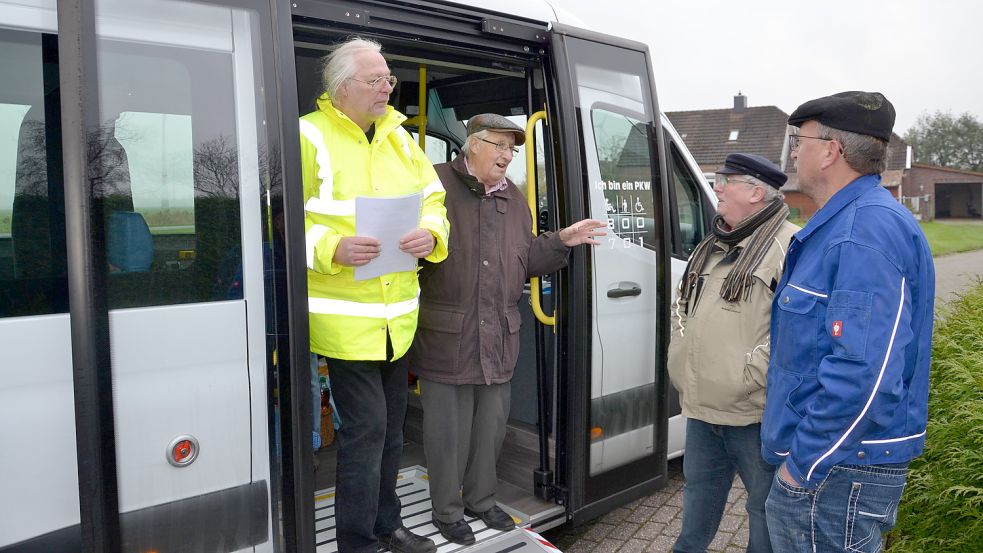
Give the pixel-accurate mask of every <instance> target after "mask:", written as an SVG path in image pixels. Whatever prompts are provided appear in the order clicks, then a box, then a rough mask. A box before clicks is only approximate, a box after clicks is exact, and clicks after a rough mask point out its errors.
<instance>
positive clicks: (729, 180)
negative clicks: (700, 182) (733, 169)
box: [713, 173, 758, 186]
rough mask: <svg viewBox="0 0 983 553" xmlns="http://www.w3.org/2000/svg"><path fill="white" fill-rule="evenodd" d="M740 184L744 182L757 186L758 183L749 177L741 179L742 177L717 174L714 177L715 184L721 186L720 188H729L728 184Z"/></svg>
mask: <svg viewBox="0 0 983 553" xmlns="http://www.w3.org/2000/svg"><path fill="white" fill-rule="evenodd" d="M738 182H743V183H744V184H750V185H752V186H753V185H757V184H758V183H757V182H755V181H754V180H752V179H751V178H749V177H743V178H742V177H741V175H725V174H724V173H717V174H716V175H714V177H713V184H715V185H716V184H719V185H720V186H727V185H728V184H736V183H738Z"/></svg>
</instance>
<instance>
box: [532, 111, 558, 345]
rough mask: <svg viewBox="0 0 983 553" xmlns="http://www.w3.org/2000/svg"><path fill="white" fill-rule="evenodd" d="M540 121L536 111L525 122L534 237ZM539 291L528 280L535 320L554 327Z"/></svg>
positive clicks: (536, 280)
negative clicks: (537, 136)
mask: <svg viewBox="0 0 983 553" xmlns="http://www.w3.org/2000/svg"><path fill="white" fill-rule="evenodd" d="M540 120H542V121H543V123H544V124H548V123H547V122H546V112H545V111H537V112H536V113H534V114H532V116H530V117H529V121H527V122H526V199H527V200H528V201H529V213H530V214H532V234H533V236H536V234H537V233H536V227H537V224H536V223H537V221H538V220H539V213H537V210H536V200H538V199H539V194H538V193H537V191H536V145H535V142H534V141H533V138H534V135H535V133H536V123H538V122H539V121H540ZM540 292H541V290H540V288H539V277H530V278H529V299H530V300H531V301H532V312H533V315H536V319H538V320H539V322H541V323H543V324H544V325H549V326H553V327H555V325H556V317H554V316H553V315H547V314H546V313H544V312H543V306H542V304H541V303H540V301H539V294H540Z"/></svg>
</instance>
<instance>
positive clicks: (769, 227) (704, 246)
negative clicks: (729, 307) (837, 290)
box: [679, 198, 788, 303]
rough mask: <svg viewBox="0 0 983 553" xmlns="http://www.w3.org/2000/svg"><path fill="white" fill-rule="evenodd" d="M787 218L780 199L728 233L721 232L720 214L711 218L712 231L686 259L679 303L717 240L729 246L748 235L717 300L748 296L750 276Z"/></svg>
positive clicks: (685, 298)
mask: <svg viewBox="0 0 983 553" xmlns="http://www.w3.org/2000/svg"><path fill="white" fill-rule="evenodd" d="M787 217H788V206H787V205H785V202H784V201H782V199H780V198H776V199H775V200H773V201H772V202H771V203H769V204H768V205H767V206H765V207H764V208H763V209H761V210H760V211H758V212H757V213H755V214H753V215H751V216H749V217H748V218H746V219H744V220H743V221H741V222H740V223H739V224H738V225H737V227H736V228H734V229H732V230H730V231H728V230H724V220H723V218H722V217H721V216H720V215H717V216H716V217H714V218H713V225H712V226H713V232H711V233H710V234H708V235H707V236H706V238H704V239H703V241H702V242H700V243H699V245H697V246H696V249H695V250H693V255H691V256H690V258H689V264H688V265H687V266H686V274H685V275H684V276H683V281H682V283H681V284H680V291H679V293H680V296H681V299H682V301H689V299H690V296H691V295H692V293H693V290H694V289H695V288H696V283H697V282H698V281H699V279H700V275H701V274H702V273H703V266H704V265H706V262H707V260H708V259H710V254H711V253H713V249H714V246H715V245H716V243H717V241H718V240H719V241H720V242H722V243H724V244H727V245H728V246H733V245H734V244H738V243H740V242H741V240H744V239H745V238H747V237H748V236H750V237H751V240H750V241H748V243H747V245H746V246H745V247H744V248H743V249H742V250H741V252H740V254H738V257H737V261H736V262H735V263H734V266H733V267H731V269H730V272H728V273H727V278H725V279H724V284H723V286H722V287H721V288H720V297H721V298H723V299H724V300H725V301H728V302H731V303H733V302H736V301H738V300H747V299H748V298H749V297H751V289H752V287H753V286H754V277H753V276H752V275H753V273H754V271H755V270H756V269H757V268H758V265H760V264H761V260H762V259H764V257H765V253H767V252H768V248H769V243H770V242H771V240H772V238H774V237H775V234H777V233H778V229H779V228H780V227H781V226H782V223H783V222H784V221H785V219H786V218H787Z"/></svg>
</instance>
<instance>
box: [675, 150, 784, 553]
mask: <svg viewBox="0 0 983 553" xmlns="http://www.w3.org/2000/svg"><path fill="white" fill-rule="evenodd" d="M786 178H787V177H786V175H785V173H783V172H782V171H781V170H780V169H779V168H778V167H776V166H775V164H774V163H772V162H771V161H769V160H768V159H767V158H764V157H762V156H759V155H754V154H730V155H729V156H727V159H726V161H725V162H724V166H723V167H722V168H721V169H720V170H719V171H717V175H716V177H715V179H714V185H713V190H714V192H716V194H717V216H716V217H715V218H714V220H713V232H711V233H710V234H708V235H707V237H706V238H704V239H703V241H702V242H700V244H699V245H698V246H697V247H696V249H695V250H694V251H693V255H692V256H691V257H690V261H689V264H688V265H687V267H686V273H685V275H684V276H683V279H682V281H681V282H680V289H679V295H678V299H677V300H676V303H675V305H674V306H673V309H672V315H673V324H672V331H671V332H672V335H671V342H670V343H669V377H670V379H671V380H672V384H673V386H675V388H676V389H677V390H678V391H679V403H680V405H681V407H682V411H683V415H684V416H686V418H687V420H686V455H685V456H684V457H683V476H685V478H686V487H685V488H684V490H683V528H682V531H681V532H680V535H679V538H678V539H677V540H676V544H675V546H674V547H673V551H675V552H678V553H691V552H701V553H702V552H705V551H706V550H707V546H708V545H710V542H711V541H712V540H713V537H714V535H715V534H716V533H717V527H718V526H719V525H720V519H721V517H722V516H723V513H724V507H726V504H727V495H728V493H729V492H730V487H731V483H732V482H733V481H734V474H735V473H737V474H740V476H741V480H742V481H743V482H744V487H745V488H746V489H747V492H748V495H747V502H746V505H745V509H746V510H747V512H748V515H749V516H750V526H751V527H750V536H749V539H748V547H747V550H748V551H749V552H751V553H762V552H770V551H771V543H770V541H769V538H768V526H767V522H766V520H765V498H767V497H768V490H770V489H771V480H772V475H773V474H774V472H775V469H774V467H772V466H771V465H769V464H768V463H766V462H765V461H764V459H762V458H761V437H760V436H761V413H762V411H763V409H764V405H765V382H766V375H765V373H766V371H767V369H768V324H769V321H770V320H771V300H772V294H773V292H774V290H775V285H776V284H777V283H778V280H779V279H780V278H781V276H782V267H783V262H784V259H785V245H786V244H788V241H789V239H790V238H791V237H792V235H793V234H794V233H795V231H797V230H798V228H799V227H797V226H795V225H793V224H792V223H789V222H788V221H787V220H786V218H787V216H788V207H787V206H786V205H785V202H784V201H783V200H784V196H783V195H782V193H781V192H780V191H779V188H781V186H782V185H783V184H785V180H786Z"/></svg>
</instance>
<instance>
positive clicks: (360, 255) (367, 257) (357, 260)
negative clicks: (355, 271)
mask: <svg viewBox="0 0 983 553" xmlns="http://www.w3.org/2000/svg"><path fill="white" fill-rule="evenodd" d="M381 247H382V243H381V242H379V241H378V240H376V239H375V238H370V237H368V236H346V237H344V238H342V239H341V240H340V241H339V242H338V247H337V248H336V249H335V252H334V260H335V263H339V264H341V265H349V266H355V267H360V266H362V265H365V264H366V263H368V262H369V261H372V260H373V259H375V258H377V257H379V252H380V251H381Z"/></svg>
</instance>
